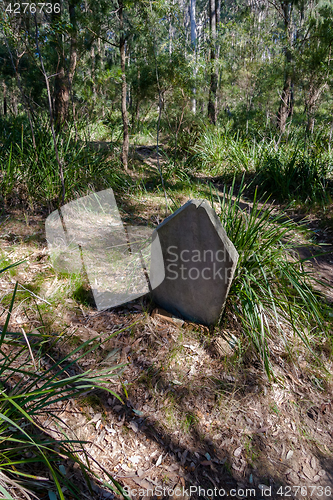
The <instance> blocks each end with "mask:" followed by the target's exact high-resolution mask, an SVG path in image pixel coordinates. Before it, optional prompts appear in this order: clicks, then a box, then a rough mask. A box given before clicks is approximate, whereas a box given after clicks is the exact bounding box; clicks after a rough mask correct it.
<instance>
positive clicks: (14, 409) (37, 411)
mask: <svg viewBox="0 0 333 500" xmlns="http://www.w3.org/2000/svg"><path fill="white" fill-rule="evenodd" d="M15 265H17V264H14V265H9V266H6V267H5V268H3V269H0V273H3V272H5V271H8V270H9V269H10V268H12V267H14V266H15ZM16 290H17V285H16V286H15V289H14V292H13V295H12V299H11V302H10V305H9V309H8V311H7V314H6V318H5V322H4V326H3V328H2V331H0V432H1V441H0V493H2V494H4V495H5V498H7V499H8V500H10V499H13V497H14V498H17V496H16V495H17V494H19V495H21V498H22V495H23V496H24V497H25V498H27V499H31V498H40V495H41V494H42V493H48V494H49V498H56V497H55V496H54V495H55V493H54V492H57V495H58V498H59V499H61V500H65V495H64V491H66V492H67V493H68V494H69V495H70V496H71V497H73V498H76V499H80V498H81V495H80V490H79V488H78V487H77V486H76V485H75V483H74V482H72V481H70V479H69V478H68V477H67V476H66V469H65V467H64V465H62V464H63V462H64V460H66V459H68V460H69V461H70V462H72V463H76V464H77V465H78V466H79V468H80V469H81V474H82V475H83V477H84V478H85V480H86V481H87V484H88V487H89V488H90V489H91V479H90V478H91V477H92V476H96V477H97V475H96V473H95V472H93V470H92V469H91V466H90V460H89V457H88V456H87V454H86V453H85V451H84V442H82V441H80V440H76V439H70V438H69V437H67V435H66V433H65V431H64V430H63V428H62V430H61V431H60V430H58V432H57V434H58V438H57V439H56V438H55V437H53V436H52V435H51V434H50V432H49V431H48V430H47V429H46V428H44V427H43V420H44V419H45V417H46V416H47V418H48V420H49V421H50V419H51V420H52V421H53V423H54V430H53V433H54V432H55V430H56V429H57V425H56V424H57V422H59V423H61V419H60V418H59V417H58V415H57V408H58V405H59V404H60V405H63V404H64V403H66V402H67V401H68V400H69V399H70V398H73V397H77V396H79V395H80V394H82V393H87V392H89V391H92V390H93V389H95V388H102V389H104V390H108V391H109V392H111V393H112V391H110V390H109V389H108V388H107V386H105V385H104V383H105V382H106V381H107V380H109V379H110V378H111V377H114V376H119V373H120V372H119V370H120V369H121V366H116V367H110V368H108V369H107V370H100V371H91V370H88V371H85V372H81V370H78V369H76V364H77V363H78V362H79V360H80V359H81V358H82V357H83V356H85V355H87V353H90V352H93V351H94V350H95V349H96V348H97V347H98V346H99V345H100V339H99V338H98V339H97V338H95V339H90V340H89V341H87V342H85V343H83V344H82V345H80V346H79V347H77V348H76V349H74V350H73V351H72V352H70V353H69V354H67V355H66V356H64V357H63V358H62V359H60V360H59V361H55V360H53V358H52V356H51V354H52V353H51V352H47V351H45V345H47V344H49V343H50V338H48V337H47V335H43V334H41V333H38V334H30V335H26V334H23V335H21V334H20V333H13V332H9V330H8V326H9V322H10V318H11V315H12V313H13V306H14V301H15V294H16ZM52 340H53V342H54V340H55V339H54V338H53V339H52ZM46 359H47V363H46V362H45V360H46ZM115 396H116V397H118V396H117V395H116V394H115ZM58 429H61V427H59V426H58ZM80 453H81V454H83V456H84V459H81V458H80ZM105 472H106V471H104V473H105ZM107 475H108V478H109V480H110V481H111V482H112V483H113V484H114V486H115V488H116V490H117V491H119V492H122V488H121V486H120V485H119V484H118V483H117V481H115V480H114V479H113V478H112V476H111V475H110V474H107ZM48 476H49V477H48ZM104 484H105V485H106V486H107V484H106V483H105V482H104ZM107 487H110V486H107ZM52 492H53V496H52ZM67 493H66V496H67ZM91 494H92V489H91ZM12 495H13V496H12ZM125 497H126V495H125Z"/></svg>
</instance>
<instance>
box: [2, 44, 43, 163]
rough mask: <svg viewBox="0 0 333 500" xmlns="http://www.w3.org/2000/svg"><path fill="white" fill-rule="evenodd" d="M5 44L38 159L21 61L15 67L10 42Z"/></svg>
mask: <svg viewBox="0 0 333 500" xmlns="http://www.w3.org/2000/svg"><path fill="white" fill-rule="evenodd" d="M5 43H6V47H7V50H8V52H9V56H10V60H11V63H12V66H13V69H14V71H15V76H16V81H17V85H18V88H19V90H20V94H21V97H22V100H23V102H24V104H25V110H26V112H27V115H28V120H29V125H30V130H31V138H32V145H33V148H34V150H35V151H36V157H37V147H36V139H35V132H34V127H33V124H32V118H31V112H30V106H29V101H27V99H26V96H25V93H24V91H23V88H22V84H21V78H20V73H19V70H18V63H19V61H17V64H16V65H15V63H14V58H13V54H12V51H11V50H10V47H9V44H8V41H7V38H6V37H5ZM18 59H19V58H18ZM6 112H7V102H6Z"/></svg>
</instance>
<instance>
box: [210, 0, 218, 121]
mask: <svg viewBox="0 0 333 500" xmlns="http://www.w3.org/2000/svg"><path fill="white" fill-rule="evenodd" d="M209 22H210V87H209V100H208V118H209V120H210V122H211V123H212V124H213V125H216V120H217V106H216V93H217V68H216V4H215V0H209Z"/></svg>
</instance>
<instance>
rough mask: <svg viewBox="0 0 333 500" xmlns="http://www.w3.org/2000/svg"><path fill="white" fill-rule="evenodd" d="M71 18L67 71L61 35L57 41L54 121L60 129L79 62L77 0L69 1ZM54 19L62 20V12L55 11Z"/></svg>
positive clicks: (65, 114)
mask: <svg viewBox="0 0 333 500" xmlns="http://www.w3.org/2000/svg"><path fill="white" fill-rule="evenodd" d="M69 18H70V22H71V25H72V29H71V40H70V54H69V65H68V72H67V71H66V57H65V52H64V47H63V44H62V41H61V40H60V37H59V36H58V37H57V42H56V50H57V53H58V66H57V70H56V76H55V80H54V122H55V125H56V129H57V130H58V131H59V129H60V128H61V127H62V126H63V125H64V124H65V123H66V122H67V120H68V109H69V100H70V89H71V87H72V82H73V77H74V73H75V69H76V62H77V48H76V18H75V0H72V1H71V2H70V3H69ZM52 19H53V21H54V22H60V20H61V12H60V13H58V14H57V13H53V14H52ZM72 105H73V101H72Z"/></svg>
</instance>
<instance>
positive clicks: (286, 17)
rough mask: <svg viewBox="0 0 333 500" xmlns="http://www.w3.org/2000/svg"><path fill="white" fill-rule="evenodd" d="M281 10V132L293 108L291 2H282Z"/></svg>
mask: <svg viewBox="0 0 333 500" xmlns="http://www.w3.org/2000/svg"><path fill="white" fill-rule="evenodd" d="M282 10H283V21H284V29H285V36H286V43H287V47H286V50H285V71H284V84H283V90H282V94H281V100H280V106H279V110H278V113H277V125H278V127H279V130H280V132H281V133H283V132H284V131H285V129H286V124H287V119H288V118H289V117H290V116H292V114H293V110H294V96H293V84H292V73H291V62H292V55H291V43H292V42H291V26H290V23H291V12H292V3H291V2H288V1H287V2H282Z"/></svg>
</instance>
